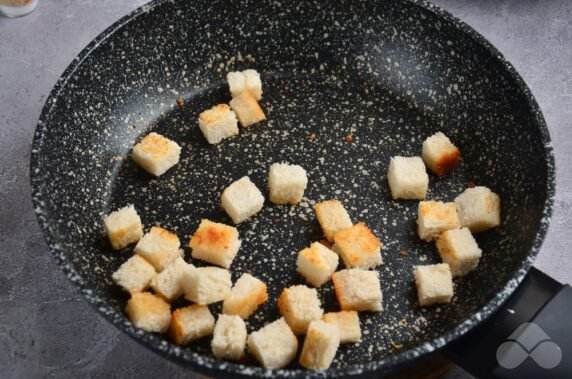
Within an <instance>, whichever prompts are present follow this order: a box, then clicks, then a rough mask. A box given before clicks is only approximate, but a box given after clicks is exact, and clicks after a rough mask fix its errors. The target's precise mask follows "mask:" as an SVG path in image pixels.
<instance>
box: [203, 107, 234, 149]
mask: <svg viewBox="0 0 572 379" xmlns="http://www.w3.org/2000/svg"><path fill="white" fill-rule="evenodd" d="M199 128H200V129H201V132H203V136H205V138H206V139H207V141H208V142H209V143H210V144H217V143H219V142H220V141H222V140H223V139H225V138H228V137H232V136H237V135H238V120H237V119H236V114H235V113H234V112H233V111H231V110H230V107H229V106H228V105H227V104H219V105H215V106H214V107H212V108H211V109H208V110H206V111H204V112H202V113H201V114H200V115H199Z"/></svg>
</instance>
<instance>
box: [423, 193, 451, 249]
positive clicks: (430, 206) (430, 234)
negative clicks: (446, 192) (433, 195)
mask: <svg viewBox="0 0 572 379" xmlns="http://www.w3.org/2000/svg"><path fill="white" fill-rule="evenodd" d="M460 226H461V222H460V221H459V216H457V207H456V206H455V203H453V202H451V203H443V202H440V201H435V200H430V201H421V202H419V207H418V211H417V234H419V238H421V239H422V240H424V241H427V242H431V241H435V240H436V239H437V238H438V237H439V234H441V233H442V232H444V231H445V230H449V229H456V228H459V227H460Z"/></svg>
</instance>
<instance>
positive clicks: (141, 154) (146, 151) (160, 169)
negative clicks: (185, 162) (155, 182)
mask: <svg viewBox="0 0 572 379" xmlns="http://www.w3.org/2000/svg"><path fill="white" fill-rule="evenodd" d="M180 155H181V147H180V146H179V145H178V144H177V143H176V142H173V141H171V140H170V139H168V138H165V137H163V136H162V135H160V134H157V133H149V134H148V135H146V136H145V138H143V139H142V140H141V142H139V143H138V144H137V145H135V146H134V147H133V154H132V155H131V157H132V158H133V160H134V161H135V162H136V163H137V164H138V165H139V166H141V167H142V168H143V169H145V171H147V172H148V173H150V174H153V175H155V176H161V175H163V174H164V173H165V172H166V171H167V170H168V169H170V168H171V167H173V166H174V165H176V164H177V163H179V156H180Z"/></svg>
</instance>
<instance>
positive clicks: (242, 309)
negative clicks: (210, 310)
mask: <svg viewBox="0 0 572 379" xmlns="http://www.w3.org/2000/svg"><path fill="white" fill-rule="evenodd" d="M266 300H268V292H267V288H266V284H264V283H263V282H262V281H261V280H259V279H257V278H255V277H254V276H252V275H250V274H242V276H241V277H240V278H238V280H237V281H236V283H234V287H232V290H231V291H230V295H229V296H228V297H227V298H226V299H224V302H223V303H222V313H224V314H227V315H237V316H239V317H240V318H242V319H244V320H246V319H247V318H249V317H250V316H251V315H252V314H253V313H254V312H255V311H256V309H257V308H258V307H259V306H260V305H261V304H262V303H264V302H265V301H266Z"/></svg>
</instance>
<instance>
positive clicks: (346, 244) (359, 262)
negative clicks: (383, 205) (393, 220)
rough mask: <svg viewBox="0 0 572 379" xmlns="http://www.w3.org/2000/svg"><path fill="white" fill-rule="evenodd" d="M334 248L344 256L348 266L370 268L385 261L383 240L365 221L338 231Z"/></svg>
mask: <svg viewBox="0 0 572 379" xmlns="http://www.w3.org/2000/svg"><path fill="white" fill-rule="evenodd" d="M333 250H334V251H335V252H336V253H338V254H339V255H340V256H341V257H342V259H343V260H344V264H345V265H346V267H347V268H354V267H357V268H363V269H368V268H372V267H376V266H379V265H380V264H382V263H383V261H382V259H381V242H380V240H379V239H378V238H377V237H376V236H375V234H373V232H372V231H371V230H370V229H369V228H368V227H367V226H366V225H365V224H364V223H363V222H359V223H357V224H355V225H354V226H352V227H351V228H348V229H343V230H340V231H339V232H337V233H336V234H335V236H334V247H333Z"/></svg>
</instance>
